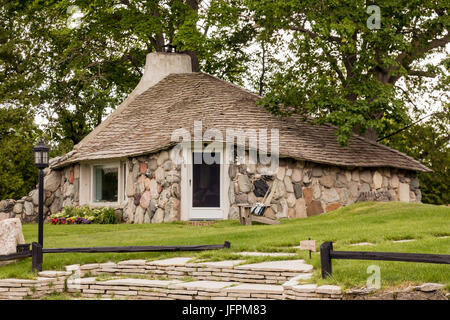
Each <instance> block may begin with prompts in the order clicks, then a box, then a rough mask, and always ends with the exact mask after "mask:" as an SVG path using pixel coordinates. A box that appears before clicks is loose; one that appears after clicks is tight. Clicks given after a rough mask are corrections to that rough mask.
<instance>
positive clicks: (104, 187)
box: [93, 165, 119, 202]
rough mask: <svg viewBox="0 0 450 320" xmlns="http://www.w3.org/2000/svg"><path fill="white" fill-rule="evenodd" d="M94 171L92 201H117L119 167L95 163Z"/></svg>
mask: <svg viewBox="0 0 450 320" xmlns="http://www.w3.org/2000/svg"><path fill="white" fill-rule="evenodd" d="M93 169H94V170H93V173H94V177H93V178H94V202H117V201H118V191H119V167H118V166H105V165H96V166H94V168H93Z"/></svg>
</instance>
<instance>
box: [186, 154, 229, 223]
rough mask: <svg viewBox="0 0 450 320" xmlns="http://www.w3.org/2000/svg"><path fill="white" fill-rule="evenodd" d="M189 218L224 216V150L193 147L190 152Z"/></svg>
mask: <svg viewBox="0 0 450 320" xmlns="http://www.w3.org/2000/svg"><path fill="white" fill-rule="evenodd" d="M189 153H190V154H189V155H188V156H189V157H190V159H189V160H190V161H189V162H188V163H189V168H188V189H189V219H190V220H215V219H222V218H223V202H224V201H223V200H224V199H223V188H224V185H223V158H224V157H223V151H222V148H220V147H217V148H214V151H208V150H201V149H195V148H193V149H192V151H190V152H189Z"/></svg>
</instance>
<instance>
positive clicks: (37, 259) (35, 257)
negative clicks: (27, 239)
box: [31, 242, 44, 271]
mask: <svg viewBox="0 0 450 320" xmlns="http://www.w3.org/2000/svg"><path fill="white" fill-rule="evenodd" d="M43 260H44V259H43V254H42V246H41V245H40V244H39V243H37V242H33V243H32V244H31V269H32V270H33V271H42V262H43Z"/></svg>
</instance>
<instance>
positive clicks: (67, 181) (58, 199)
mask: <svg viewBox="0 0 450 320" xmlns="http://www.w3.org/2000/svg"><path fill="white" fill-rule="evenodd" d="M79 182H80V166H79V165H74V166H70V167H66V168H64V169H63V170H50V169H49V168H46V169H45V170H44V219H45V220H47V221H48V219H49V216H50V215H51V214H54V213H57V212H59V211H60V210H61V209H62V208H63V207H65V206H70V205H73V206H77V205H78V203H79V199H78V197H79ZM38 201H39V190H38V186H37V185H36V189H34V190H32V191H31V192H30V193H29V194H28V195H27V196H25V197H22V198H21V199H19V200H13V199H8V200H2V201H0V220H4V219H8V218H20V219H21V221H22V222H37V220H38V203H39V202H38Z"/></svg>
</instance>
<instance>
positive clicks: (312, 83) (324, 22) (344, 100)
mask: <svg viewBox="0 0 450 320" xmlns="http://www.w3.org/2000/svg"><path fill="white" fill-rule="evenodd" d="M244 2H245V4H246V5H247V7H248V8H249V11H250V13H248V14H247V15H246V16H247V17H251V19H253V20H254V24H255V28H258V29H259V30H261V34H265V41H266V42H269V43H273V45H275V46H276V45H277V44H278V43H281V42H286V40H283V39H281V40H280V38H278V37H276V35H277V33H279V32H284V33H285V34H287V35H289V40H287V41H288V42H289V52H288V54H287V57H286V61H285V63H284V65H283V66H281V67H280V69H279V70H278V72H276V73H275V74H274V75H273V76H272V77H271V79H270V81H269V82H268V84H267V85H268V86H269V87H270V88H271V91H270V92H269V93H268V94H267V97H266V98H265V99H264V100H263V101H262V105H264V106H265V107H266V108H267V109H268V110H269V111H271V112H273V113H276V114H281V115H291V114H294V113H296V114H300V115H302V116H304V117H305V118H306V117H311V116H312V117H313V119H314V120H315V121H316V122H317V123H320V124H322V123H331V124H334V125H336V126H337V127H338V132H337V134H338V137H337V138H338V141H339V142H340V143H341V144H346V143H347V142H348V139H349V137H351V134H352V132H354V131H358V132H359V133H364V132H365V131H366V130H369V131H368V133H372V134H370V135H369V134H367V136H368V137H370V138H372V139H373V138H374V134H373V130H375V131H376V132H378V133H380V134H383V132H384V131H385V130H388V131H389V129H390V128H387V127H386V124H389V123H390V122H386V121H385V120H386V119H388V120H392V121H393V123H399V122H403V120H402V118H403V116H404V115H405V114H407V111H408V108H407V106H406V103H405V101H408V100H410V98H411V97H410V92H414V94H417V95H423V94H424V92H425V91H426V90H429V89H427V87H426V84H429V82H427V81H425V79H426V77H430V76H431V77H438V76H443V71H442V68H438V66H439V65H440V64H441V63H442V62H444V61H445V58H441V57H439V56H436V57H435V58H434V60H433V63H431V64H429V65H426V66H420V65H419V63H420V62H422V61H423V59H424V58H426V57H429V56H430V55H431V54H433V53H436V52H444V50H445V46H446V44H447V43H448V42H449V41H450V38H449V36H448V28H449V24H450V21H449V19H448V15H447V10H448V2H447V1H411V0H404V1H377V2H375V3H374V4H375V5H377V6H379V8H380V12H381V28H380V29H374V30H372V29H370V28H369V27H368V25H367V20H368V19H369V16H370V15H369V14H368V13H367V12H366V10H367V6H368V5H369V4H370V3H367V2H366V1H362V0H357V1H353V0H352V1H316V0H289V1H260V0H246V1H244ZM400 79H401V80H402V81H404V82H405V84H406V86H407V90H404V89H401V88H399V87H398V85H397V83H398V82H399V80H400ZM437 82H438V83H439V81H437ZM435 86H436V84H434V85H433V83H432V86H431V87H435ZM431 90H433V89H431ZM441 101H444V100H441ZM430 104H431V102H430Z"/></svg>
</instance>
